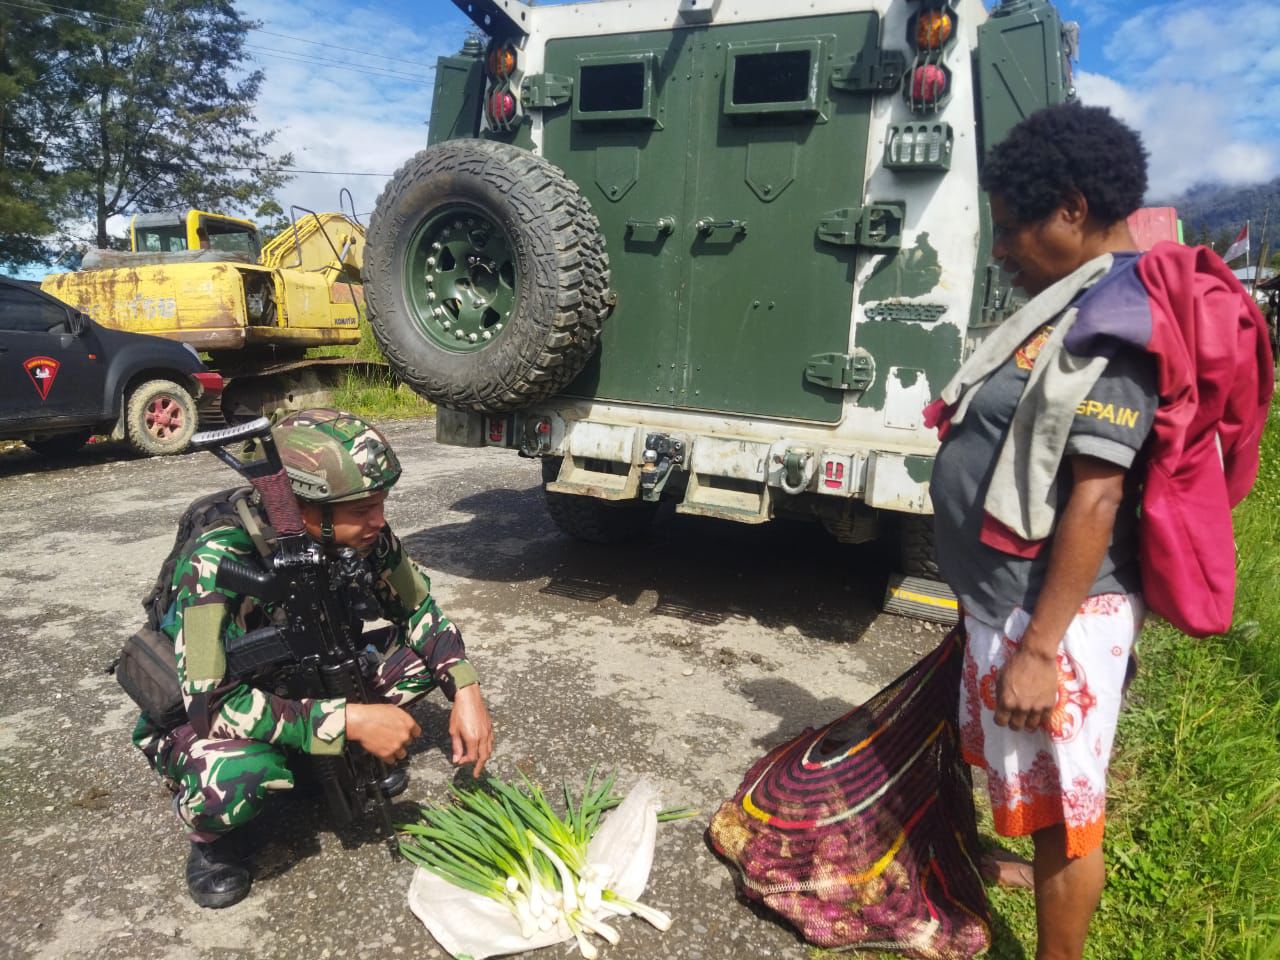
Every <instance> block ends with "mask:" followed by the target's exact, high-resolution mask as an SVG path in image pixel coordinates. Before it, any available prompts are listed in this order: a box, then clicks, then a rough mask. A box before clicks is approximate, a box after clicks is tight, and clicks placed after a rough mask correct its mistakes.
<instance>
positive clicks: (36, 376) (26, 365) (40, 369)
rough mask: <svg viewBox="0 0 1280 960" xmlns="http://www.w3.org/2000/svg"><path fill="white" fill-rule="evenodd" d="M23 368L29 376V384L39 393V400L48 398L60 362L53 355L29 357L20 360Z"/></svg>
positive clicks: (42, 400) (56, 376)
mask: <svg viewBox="0 0 1280 960" xmlns="http://www.w3.org/2000/svg"><path fill="white" fill-rule="evenodd" d="M22 366H23V369H25V370H26V371H27V376H28V377H30V378H31V384H32V386H34V387H35V388H36V393H38V394H40V402H41V403H43V402H44V401H45V400H48V399H49V391H50V390H52V389H53V381H54V380H56V379H57V378H58V368H59V367H60V366H62V364H60V363H58V361H57V360H55V359H53V357H29V358H28V359H26V360H24V361H23V362H22Z"/></svg>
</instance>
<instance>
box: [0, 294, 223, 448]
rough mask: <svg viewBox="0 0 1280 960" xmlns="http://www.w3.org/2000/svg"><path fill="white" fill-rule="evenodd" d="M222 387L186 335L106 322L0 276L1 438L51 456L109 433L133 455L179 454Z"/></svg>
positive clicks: (214, 407)
mask: <svg viewBox="0 0 1280 960" xmlns="http://www.w3.org/2000/svg"><path fill="white" fill-rule="evenodd" d="M221 395H222V377H221V376H219V375H218V374H216V373H213V372H212V371H210V370H209V369H208V368H207V367H206V366H205V365H204V364H203V363H201V362H200V357H199V355H198V354H197V353H196V352H195V350H193V349H192V348H191V347H189V346H187V345H186V344H185V343H176V342H173V341H170V340H163V339H161V338H160V337H151V336H146V335H144V334H138V333H126V332H124V331H122V330H111V329H108V328H106V327H103V326H101V325H100V324H97V323H94V322H93V321H92V320H91V319H89V317H87V316H85V315H84V314H83V313H80V312H79V311H78V310H75V309H73V308H72V307H69V306H67V305H66V304H65V303H63V302H62V301H61V300H57V299H55V298H54V297H51V296H49V295H48V294H46V293H42V292H41V291H40V289H39V288H38V287H37V286H35V285H34V284H30V283H24V282H22V281H20V280H8V279H4V278H0V440H22V441H24V442H25V443H26V444H27V446H29V447H31V448H32V449H33V450H37V451H39V452H40V453H44V454H49V455H57V454H66V453H70V452H72V451H75V450H77V449H79V448H80V447H81V446H82V445H83V444H84V443H85V442H86V441H87V440H88V439H89V437H91V436H93V435H94V434H98V433H110V434H111V436H112V438H113V439H116V440H120V439H128V441H129V443H130V445H132V446H133V448H134V449H136V450H138V451H139V452H141V453H145V454H150V455H163V454H170V453H181V452H182V451H183V450H185V449H186V447H187V444H188V442H189V441H190V440H191V435H192V434H193V433H194V432H195V430H196V425H197V422H198V420H199V418H200V416H201V414H205V415H208V414H210V413H212V412H213V411H215V410H217V408H218V403H219V400H220V398H221Z"/></svg>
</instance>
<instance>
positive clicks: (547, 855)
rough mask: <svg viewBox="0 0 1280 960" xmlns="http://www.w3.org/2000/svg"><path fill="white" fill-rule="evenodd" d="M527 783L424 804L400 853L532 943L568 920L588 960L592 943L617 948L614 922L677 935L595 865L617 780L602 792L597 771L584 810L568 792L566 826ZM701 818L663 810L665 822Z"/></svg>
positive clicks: (405, 829) (407, 828) (489, 783)
mask: <svg viewBox="0 0 1280 960" xmlns="http://www.w3.org/2000/svg"><path fill="white" fill-rule="evenodd" d="M523 779H524V788H523V789H520V788H518V787H515V786H512V785H510V784H507V783H504V782H503V781H501V780H499V779H497V778H496V777H488V778H487V779H486V781H485V784H484V786H483V787H481V788H478V789H474V790H460V789H458V788H457V787H452V788H451V792H452V795H453V802H452V803H446V804H439V805H428V804H423V805H421V807H420V813H421V819H420V821H419V822H418V823H410V824H403V825H401V826H400V828H399V829H400V831H401V836H400V851H401V853H403V854H404V856H405V858H406V859H407V860H409V861H410V862H411V863H414V864H417V865H418V866H421V867H423V868H425V869H427V870H429V871H431V872H432V873H434V874H436V875H437V876H439V877H441V878H443V879H444V880H446V881H448V882H450V883H452V884H454V885H455V886H458V887H461V888H463V889H464V890H469V891H471V892H473V893H477V894H480V895H482V896H486V897H489V898H491V899H493V900H496V901H497V902H499V903H501V904H503V905H505V906H506V907H507V908H508V909H509V910H510V911H511V913H512V914H513V915H514V916H515V918H516V920H517V922H518V923H519V924H520V931H521V934H522V935H523V936H525V937H533V936H535V935H536V933H537V932H538V931H540V930H541V931H547V930H550V929H551V928H552V927H554V926H555V925H556V924H557V923H558V922H559V921H561V920H563V921H564V922H565V924H566V925H567V926H568V928H569V930H570V931H571V932H572V934H573V936H574V938H575V940H576V941H577V944H578V949H579V950H580V951H581V953H582V956H583V957H585V958H586V960H595V958H596V957H597V956H598V951H597V950H596V948H595V946H594V945H593V944H592V943H591V941H590V940H588V939H587V935H588V934H595V935H597V936H599V937H602V938H603V939H605V940H606V941H608V942H609V943H610V944H617V943H618V939H619V937H618V931H617V930H616V929H615V928H614V927H613V926H612V925H611V924H610V923H609V922H608V920H607V919H605V918H609V919H612V918H613V917H614V916H625V915H627V914H635V915H636V916H638V917H641V918H643V919H645V920H647V921H648V922H649V923H651V924H653V925H654V926H655V927H657V928H658V929H659V930H666V929H667V928H668V927H670V926H671V918H670V917H669V916H668V915H667V914H665V913H663V912H662V911H661V910H657V909H654V908H653V907H649V906H645V905H644V904H643V903H638V902H636V901H634V900H629V899H627V898H626V897H623V896H621V895H620V894H618V893H617V892H616V891H614V890H611V889H610V887H609V883H610V880H611V879H612V878H611V876H610V870H609V868H608V867H607V866H604V865H602V864H593V863H590V862H589V861H588V859H587V844H588V843H590V841H591V837H592V836H593V835H594V834H595V832H596V829H597V828H598V827H599V825H600V817H601V815H602V814H603V813H604V812H605V811H606V810H608V809H610V808H611V807H615V806H617V805H618V804H619V803H620V802H621V800H622V798H621V797H618V796H615V795H614V794H613V783H614V777H613V775H610V776H608V777H606V778H604V779H603V780H602V781H600V782H598V783H597V782H596V780H595V773H594V771H592V773H591V774H589V775H588V777H587V782H586V786H585V787H584V788H583V791H582V796H581V797H580V798H579V799H578V800H577V801H575V800H574V798H573V794H572V793H571V791H570V790H569V787H568V785H564V787H563V792H564V802H565V808H566V812H565V815H564V817H563V818H562V817H561V816H560V815H559V814H557V813H556V811H555V810H554V809H553V808H552V806H551V804H550V803H549V802H548V801H547V798H546V796H545V794H544V793H543V792H542V789H541V788H540V787H538V786H537V785H536V784H534V783H533V782H532V781H531V780H529V778H528V777H524V778H523ZM694 812H695V811H693V810H690V809H688V808H678V809H671V810H664V811H662V812H660V813H659V814H658V819H659V820H674V819H679V818H681V817H687V816H692V815H693V814H694Z"/></svg>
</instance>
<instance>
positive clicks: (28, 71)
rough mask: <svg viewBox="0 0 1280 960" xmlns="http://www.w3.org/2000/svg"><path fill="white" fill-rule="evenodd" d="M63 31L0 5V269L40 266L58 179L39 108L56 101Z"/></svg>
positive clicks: (60, 185) (61, 197)
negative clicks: (42, 131)
mask: <svg viewBox="0 0 1280 960" xmlns="http://www.w3.org/2000/svg"><path fill="white" fill-rule="evenodd" d="M66 34H67V28H66V25H65V24H63V23H61V22H59V21H58V20H57V19H56V18H51V17H47V16H45V15H44V14H42V13H39V12H37V11H35V10H33V9H32V8H30V7H25V6H19V5H16V4H6V5H4V6H0V264H18V263H25V262H28V261H33V260H45V259H47V258H48V256H49V253H50V251H49V249H48V247H47V245H46V243H45V238H46V237H48V236H49V235H50V234H52V233H53V232H54V231H55V229H56V227H57V220H58V216H59V214H60V213H61V212H62V208H63V203H64V201H65V189H64V188H65V180H64V178H63V177H62V176H61V175H60V174H59V172H58V171H56V170H54V169H52V168H51V167H50V165H49V159H48V155H47V153H46V151H45V150H44V139H43V138H42V137H41V135H40V130H39V123H38V122H37V120H38V114H39V113H40V108H41V105H42V104H44V103H47V102H49V101H50V100H51V99H52V98H53V97H55V96H57V93H58V90H57V83H56V78H57V76H58V75H59V73H60V71H61V68H62V65H63V63H64V62H65V60H66V58H67V57H68V56H69V55H70V54H69V51H68V43H67V41H66Z"/></svg>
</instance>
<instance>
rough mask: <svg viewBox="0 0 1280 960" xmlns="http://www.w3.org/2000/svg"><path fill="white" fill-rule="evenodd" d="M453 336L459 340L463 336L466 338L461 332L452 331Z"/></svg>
mask: <svg viewBox="0 0 1280 960" xmlns="http://www.w3.org/2000/svg"><path fill="white" fill-rule="evenodd" d="M453 335H454V337H456V338H457V339H459V340H461V339H462V338H463V337H464V336H466V334H464V333H463V332H462V331H461V330H455V331H453Z"/></svg>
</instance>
